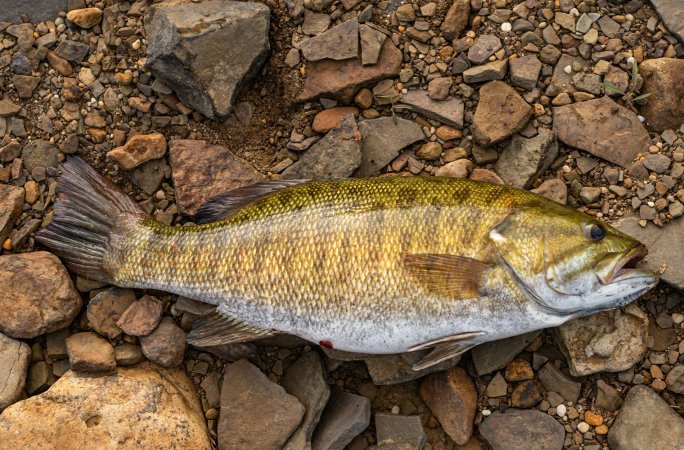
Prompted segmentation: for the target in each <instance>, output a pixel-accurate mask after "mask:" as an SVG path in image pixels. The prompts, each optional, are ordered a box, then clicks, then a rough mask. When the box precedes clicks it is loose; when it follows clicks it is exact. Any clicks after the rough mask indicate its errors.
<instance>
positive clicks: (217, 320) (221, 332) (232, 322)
mask: <svg viewBox="0 0 684 450" xmlns="http://www.w3.org/2000/svg"><path fill="white" fill-rule="evenodd" d="M274 334H276V332H275V331H273V330H265V329H263V328H259V327H255V326H254V325H250V324H248V323H245V322H243V321H241V320H239V319H235V318H233V317H228V316H226V315H224V314H222V313H221V312H219V309H218V308H217V309H215V310H213V311H210V312H207V313H206V314H203V315H202V316H200V318H199V319H197V320H196V321H195V323H194V324H193V326H192V330H191V331H190V334H188V338H187V340H188V344H191V345H195V346H197V347H211V346H214V345H221V344H238V343H242V342H247V341H254V340H256V339H261V338H265V337H269V336H273V335H274Z"/></svg>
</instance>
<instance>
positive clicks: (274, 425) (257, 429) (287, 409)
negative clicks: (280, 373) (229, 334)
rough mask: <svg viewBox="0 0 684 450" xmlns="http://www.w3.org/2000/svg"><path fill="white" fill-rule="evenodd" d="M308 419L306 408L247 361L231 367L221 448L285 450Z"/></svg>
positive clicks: (220, 425)
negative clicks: (277, 449) (296, 431)
mask: <svg viewBox="0 0 684 450" xmlns="http://www.w3.org/2000/svg"><path fill="white" fill-rule="evenodd" d="M303 416H304V406H302V404H301V403H299V401H298V400H297V399H296V398H295V397H293V396H292V395H290V394H288V393H287V392H285V389H283V388H282V387H280V386H278V385H277V384H275V383H273V382H271V381H270V380H269V379H268V378H267V377H266V375H264V374H263V373H261V371H260V370H259V369H258V368H256V367H254V366H253V365H252V364H250V363H249V362H247V361H246V360H244V359H241V360H240V361H238V362H236V363H234V364H231V365H230V366H228V369H227V370H226V373H225V375H224V377H223V387H222V388H221V412H220V416H219V423H218V445H219V448H221V449H241V448H253V449H261V448H263V449H276V448H281V447H282V446H283V444H285V441H286V440H287V438H288V437H290V434H292V432H293V431H294V430H295V428H296V427H297V425H299V422H300V421H301V420H302V417H303Z"/></svg>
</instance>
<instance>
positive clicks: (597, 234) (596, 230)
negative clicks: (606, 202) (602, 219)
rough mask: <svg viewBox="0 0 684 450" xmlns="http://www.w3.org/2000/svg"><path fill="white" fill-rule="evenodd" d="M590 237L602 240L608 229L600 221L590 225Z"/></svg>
mask: <svg viewBox="0 0 684 450" xmlns="http://www.w3.org/2000/svg"><path fill="white" fill-rule="evenodd" d="M589 237H590V238H591V239H592V240H594V241H600V240H601V239H603V238H604V237H606V230H605V229H604V228H603V226H601V225H599V224H598V223H592V224H591V225H589Z"/></svg>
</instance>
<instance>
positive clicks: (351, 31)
mask: <svg viewBox="0 0 684 450" xmlns="http://www.w3.org/2000/svg"><path fill="white" fill-rule="evenodd" d="M301 50H302V55H303V56H304V58H305V59H306V60H307V61H319V60H321V59H333V60H337V61H339V60H342V59H349V58H356V57H357V56H358V54H359V21H358V20H357V19H351V20H347V21H346V22H343V23H341V24H339V25H336V26H334V27H332V28H331V29H329V30H328V31H326V32H325V33H321V34H319V35H318V36H315V37H312V38H310V39H307V40H306V41H304V42H302V44H301Z"/></svg>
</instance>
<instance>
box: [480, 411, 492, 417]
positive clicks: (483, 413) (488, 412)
mask: <svg viewBox="0 0 684 450" xmlns="http://www.w3.org/2000/svg"><path fill="white" fill-rule="evenodd" d="M491 414H492V412H491V411H490V410H488V409H483V410H482V415H483V416H485V417H487V416H489V415H491Z"/></svg>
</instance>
